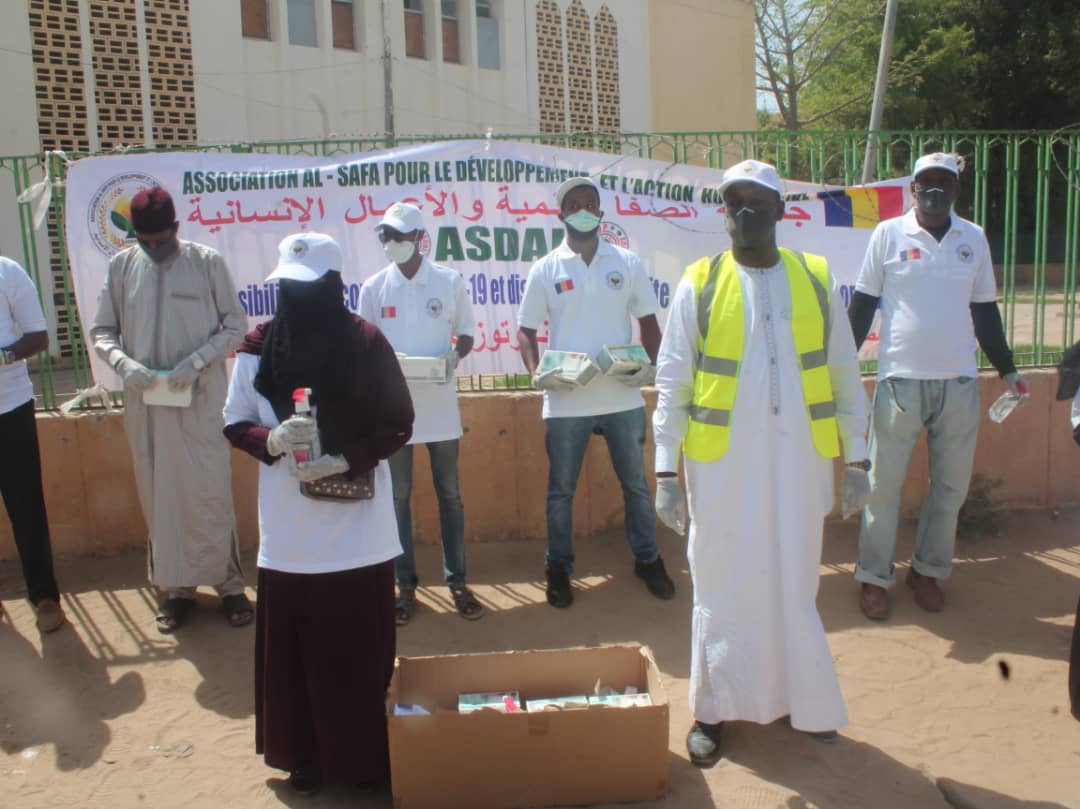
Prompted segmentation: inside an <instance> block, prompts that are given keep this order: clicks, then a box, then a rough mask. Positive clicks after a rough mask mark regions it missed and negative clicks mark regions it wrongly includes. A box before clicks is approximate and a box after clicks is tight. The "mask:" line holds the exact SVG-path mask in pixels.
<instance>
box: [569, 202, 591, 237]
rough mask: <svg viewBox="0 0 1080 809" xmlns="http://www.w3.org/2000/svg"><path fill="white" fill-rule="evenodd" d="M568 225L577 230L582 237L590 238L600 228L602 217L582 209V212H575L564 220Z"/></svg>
mask: <svg viewBox="0 0 1080 809" xmlns="http://www.w3.org/2000/svg"><path fill="white" fill-rule="evenodd" d="M563 221H564V222H566V224H568V225H569V226H570V227H572V228H573V229H574V230H576V231H577V232H578V233H581V234H582V235H585V236H588V235H589V234H591V233H592V232H593V231H594V230H596V229H597V228H598V227H600V217H599V216H597V215H596V214H594V213H590V212H589V211H586V210H585V209H584V208H582V209H581V210H580V211H574V213H572V214H570V215H569V216H568V217H566V218H565V219H564V220H563Z"/></svg>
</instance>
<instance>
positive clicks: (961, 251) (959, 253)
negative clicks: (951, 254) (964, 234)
mask: <svg viewBox="0 0 1080 809" xmlns="http://www.w3.org/2000/svg"><path fill="white" fill-rule="evenodd" d="M956 257H957V258H958V259H960V260H961V261H962V262H964V263H965V264H970V263H971V262H973V261H974V260H975V251H974V250H972V249H971V245H970V244H962V245H960V246H959V247H957V248H956Z"/></svg>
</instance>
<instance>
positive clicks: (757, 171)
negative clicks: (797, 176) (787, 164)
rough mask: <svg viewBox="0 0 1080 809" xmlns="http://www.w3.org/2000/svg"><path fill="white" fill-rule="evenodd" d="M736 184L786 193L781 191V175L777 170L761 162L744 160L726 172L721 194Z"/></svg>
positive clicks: (721, 185)
mask: <svg viewBox="0 0 1080 809" xmlns="http://www.w3.org/2000/svg"><path fill="white" fill-rule="evenodd" d="M735 183H755V184H756V185H763V186H765V187H766V188H770V189H772V190H773V191H775V192H776V193H777V194H781V195H783V193H784V192H783V191H782V190H781V187H780V175H779V174H778V173H777V171H776V169H775V168H774V167H773V166H770V165H769V164H768V163H762V162H761V161H760V160H744V161H743V162H741V163H736V164H735V165H734V166H732V167H731V168H729V169H728V170H727V171H725V172H724V179H723V181H722V182H721V183H720V193H721V194H723V193H724V192H725V191H727V190H728V188H730V187H731V186H733V185H734V184H735Z"/></svg>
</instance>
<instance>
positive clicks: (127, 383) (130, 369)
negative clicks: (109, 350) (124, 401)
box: [116, 357, 154, 391]
mask: <svg viewBox="0 0 1080 809" xmlns="http://www.w3.org/2000/svg"><path fill="white" fill-rule="evenodd" d="M116 373H118V374H120V376H122V377H123V378H124V387H125V388H130V389H131V390H133V391H144V390H146V389H147V388H149V387H151V386H152V385H153V384H154V372H153V371H151V370H150V369H149V368H147V367H146V366H145V365H143V364H142V363H141V362H136V361H135V360H133V359H132V358H131V357H124V358H123V359H122V360H120V362H118V363H116Z"/></svg>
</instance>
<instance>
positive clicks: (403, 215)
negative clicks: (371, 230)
mask: <svg viewBox="0 0 1080 809" xmlns="http://www.w3.org/2000/svg"><path fill="white" fill-rule="evenodd" d="M383 226H385V227H389V228H393V229H394V230H396V231H397V232H398V233H412V232H413V231H414V230H423V229H424V215H423V214H422V213H420V209H419V208H417V207H416V206H415V205H410V204H409V203H407V202H395V203H394V204H393V205H391V206H390V207H389V208H387V209H386V213H384V214H383V218H382V221H381V222H379V224H378V225H376V226H375V229H376V230H378V229H379V228H381V227H383Z"/></svg>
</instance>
